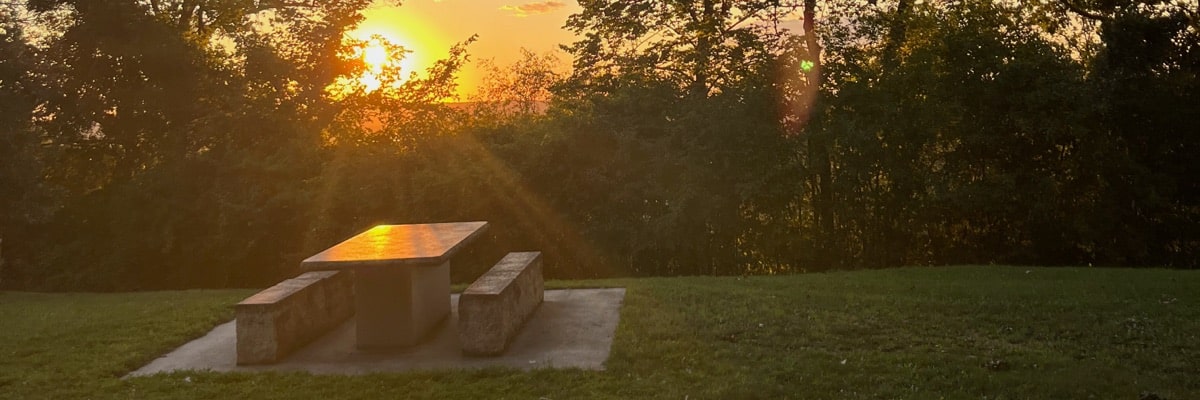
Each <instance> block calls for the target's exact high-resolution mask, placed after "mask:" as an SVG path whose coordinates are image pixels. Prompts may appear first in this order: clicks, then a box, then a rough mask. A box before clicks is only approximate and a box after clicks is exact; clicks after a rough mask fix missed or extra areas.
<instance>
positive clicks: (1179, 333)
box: [0, 267, 1200, 399]
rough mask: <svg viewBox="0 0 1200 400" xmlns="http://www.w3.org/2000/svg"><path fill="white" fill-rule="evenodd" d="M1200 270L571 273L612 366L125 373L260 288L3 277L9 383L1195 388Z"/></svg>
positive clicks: (424, 391)
mask: <svg viewBox="0 0 1200 400" xmlns="http://www.w3.org/2000/svg"><path fill="white" fill-rule="evenodd" d="M1198 278H1200V277H1198V276H1196V274H1195V273H1194V272H1192V271H1167V270H1160V269H1151V270H1136V271H1135V270H1127V269H1086V268H1018V267H948V268H900V269H892V270H886V271H866V272H838V273H825V274H802V275H793V276H778V277H747V278H734V277H724V278H713V277H686V278H650V279H626V280H617V281H605V282H595V281H573V282H571V284H573V285H588V284H593V285H600V286H608V285H612V284H618V285H621V286H624V287H625V288H626V293H625V298H624V301H623V306H622V309H621V321H620V324H619V325H618V327H617V331H616V334H615V336H614V338H613V347H612V353H611V355H610V357H609V359H608V361H607V363H606V365H605V370H604V371H581V370H570V369H568V370H534V371H519V370H511V369H485V370H442V371H416V372H407V373H396V374H371V375H362V376H336V375H334V376H331V375H310V374H305V373H287V372H280V373H263V372H255V373H212V372H179V373H173V374H162V375H155V376H149V377H137V378H130V379H121V376H123V375H124V374H126V373H127V372H129V371H132V370H134V369H136V368H138V367H140V366H141V365H143V364H144V363H147V362H149V361H151V360H153V359H154V358H155V357H157V356H159V355H161V354H163V353H164V352H166V351H168V350H170V349H171V348H172V347H174V346H177V345H180V344H182V343H185V342H186V341H188V340H190V339H191V338H194V337H196V336H198V335H201V334H203V333H204V332H205V331H207V330H208V329H209V328H210V327H212V326H214V325H216V324H218V323H220V322H221V321H224V320H227V319H228V318H230V316H231V314H232V310H230V309H229V308H228V305H229V304H231V303H232V302H234V301H237V299H239V298H242V297H243V296H246V295H248V294H249V292H247V291H217V292H213V291H185V292H155V293H131V294H49V295H47V294H29V293H17V292H8V293H0V320H4V321H6V322H11V325H6V327H10V328H9V329H4V330H0V354H3V355H4V357H0V389H2V390H3V391H0V393H3V395H0V397H6V398H75V397H88V398H93V399H105V398H122V399H124V398H132V397H136V398H141V399H157V398H195V397H222V396H231V395H232V396H236V397H245V398H256V399H257V398H265V399H274V398H278V399H307V398H329V397H337V398H345V397H350V398H378V397H388V398H391V397H403V398H496V397H511V398H538V397H547V398H554V399H560V398H614V399H629V398H653V399H659V398H685V397H687V398H737V399H743V398H747V399H757V398H761V399H778V398H821V399H825V398H830V399H834V398H836V399H879V398H917V399H926V398H950V399H960V398H961V399H967V398H976V399H977V398H982V397H984V396H986V397H988V398H1003V399H1029V398H1096V399H1131V398H1138V396H1139V395H1140V394H1141V393H1143V392H1150V393H1155V394H1156V395H1158V396H1160V397H1162V398H1167V399H1190V398H1195V397H1197V396H1198V395H1200V383H1198V382H1197V381H1196V379H1193V377H1194V376H1196V374H1197V373H1200V363H1198V362H1197V360H1200V347H1198V346H1200V345H1198V342H1197V341H1196V337H1195V336H1196V332H1197V331H1198V330H1200V299H1198V298H1197V297H1196V296H1195V293H1198V292H1200V279H1198ZM553 285H554V284H553V283H550V284H549V285H548V287H553ZM31 365H36V366H38V368H31V367H30V366H31Z"/></svg>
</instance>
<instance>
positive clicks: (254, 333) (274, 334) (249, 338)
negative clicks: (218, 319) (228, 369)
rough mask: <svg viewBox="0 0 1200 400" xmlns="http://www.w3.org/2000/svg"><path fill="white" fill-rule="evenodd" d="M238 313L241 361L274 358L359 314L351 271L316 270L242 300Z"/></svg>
mask: <svg viewBox="0 0 1200 400" xmlns="http://www.w3.org/2000/svg"><path fill="white" fill-rule="evenodd" d="M235 310H236V314H237V363H238V364H239V365H247V364H271V363H274V362H277V361H279V360H281V359H283V358H284V357H286V356H287V355H288V354H289V353H291V352H292V351H293V350H296V349H298V348H300V347H301V346H304V345H305V344H307V343H308V342H310V341H312V340H314V339H316V338H318V337H320V336H321V335H322V334H324V333H325V332H328V331H329V330H331V329H333V328H334V327H337V326H338V325H339V324H341V323H342V321H345V320H346V318H349V317H350V316H351V315H353V314H354V279H353V278H352V276H351V273H349V272H339V271H313V272H305V273H304V274H301V275H300V276H297V277H295V278H292V279H288V280H285V281H283V282H280V283H278V284H276V285H275V286H272V287H270V288H267V289H266V290H263V291H261V292H258V293H257V294H255V295H253V296H250V297H249V298H247V299H245V300H242V302H241V303H238V304H237V307H236V308H235Z"/></svg>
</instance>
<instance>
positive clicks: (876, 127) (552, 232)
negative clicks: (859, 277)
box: [0, 0, 1200, 290]
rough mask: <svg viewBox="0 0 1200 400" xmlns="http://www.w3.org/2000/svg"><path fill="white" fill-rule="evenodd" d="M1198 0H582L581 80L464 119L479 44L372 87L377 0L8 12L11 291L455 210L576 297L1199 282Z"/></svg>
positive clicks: (183, 263)
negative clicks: (366, 73)
mask: <svg viewBox="0 0 1200 400" xmlns="http://www.w3.org/2000/svg"><path fill="white" fill-rule="evenodd" d="M1193 3H1194V2H1193ZM1193 3H1188V2H1187V1H1182V2H1159V1H1118V2H1112V1H1049V0H1045V1H1043V0H1038V1H1032V2H1028V3H1027V4H1025V6H1018V5H1015V4H1012V3H1011V2H998V1H989V0H974V1H965V2H951V3H928V2H912V1H910V0H897V1H882V2H858V1H841V0H828V1H822V2H820V3H819V4H818V3H817V2H815V1H812V0H809V1H757V0H753V1H751V0H738V1H725V0H704V1H697V2H667V1H652V0H637V1H607V0H594V1H582V2H580V6H581V8H582V11H581V12H579V13H578V14H576V15H574V16H572V17H570V19H569V20H568V21H567V26H566V28H567V29H569V30H572V31H574V32H576V33H578V34H579V38H580V39H579V41H577V42H575V43H572V44H568V45H566V46H564V49H565V50H566V51H567V52H568V53H569V55H570V57H571V58H572V60H571V63H572V66H573V70H572V71H571V73H570V74H569V75H568V74H563V73H561V71H559V70H558V66H557V65H556V60H554V59H553V58H552V57H551V56H548V55H537V54H533V53H529V52H527V53H526V54H525V56H524V59H522V60H521V61H520V62H518V63H517V64H514V65H512V66H510V67H500V66H492V68H491V71H492V72H491V73H492V75H491V77H490V78H489V79H488V80H487V82H488V83H487V85H485V87H484V88H483V89H484V90H482V91H481V92H480V95H479V96H476V97H475V98H472V99H471V100H472V101H473V102H474V104H473V105H469V106H463V105H461V104H449V103H443V101H444V100H445V99H447V98H449V97H450V95H451V94H452V93H454V88H455V80H454V78H455V74H456V73H457V71H458V70H459V69H460V68H461V67H462V66H463V65H465V63H466V62H467V61H468V57H467V46H468V45H469V44H470V43H471V42H472V41H473V40H474V38H468V39H467V40H466V41H464V42H463V43H462V44H460V45H458V46H455V47H454V48H453V49H451V52H450V56H449V57H447V58H446V59H445V60H442V61H441V62H439V63H437V64H436V65H435V66H433V67H432V68H431V69H429V70H428V71H424V73H422V74H416V75H408V76H406V75H405V74H409V73H411V72H412V71H401V70H399V69H398V68H399V67H398V66H395V65H393V66H390V67H387V68H384V70H383V71H378V72H379V77H380V78H381V79H383V80H384V81H385V82H384V83H383V84H382V85H381V86H380V88H379V90H375V91H368V90H366V89H367V88H366V87H364V85H362V84H354V83H355V78H356V77H357V76H358V74H360V73H361V72H362V71H363V70H364V68H365V65H364V64H363V63H362V62H361V61H358V60H355V58H356V55H355V51H356V48H357V47H356V46H359V47H361V46H362V45H363V43H356V42H353V41H349V40H344V38H343V33H344V32H346V31H347V30H348V29H351V28H352V27H353V26H354V25H355V24H356V23H357V22H358V21H359V20H360V19H361V18H362V17H361V15H360V13H359V11H360V10H361V9H362V8H363V7H366V6H367V5H368V4H369V2H368V1H366V0H343V1H336V2H321V3H320V4H316V3H314V4H311V5H305V4H298V3H297V4H293V3H288V2H283V3H275V2H251V1H225V0H221V1H176V0H162V1H151V2H145V1H133V0H123V1H107V2H89V1H73V0H49V1H37V2H31V3H30V6H29V7H30V8H31V9H32V10H33V11H34V12H32V13H30V12H26V11H22V10H20V9H19V7H16V8H10V9H9V10H10V11H6V12H7V13H6V14H2V16H3V18H4V19H3V20H2V21H0V22H2V24H0V26H2V27H3V28H0V39H3V48H2V49H0V51H2V52H3V56H4V57H3V58H2V59H0V91H2V92H3V94H4V97H3V98H2V99H0V121H2V122H3V125H0V126H3V128H0V129H3V131H0V184H2V185H3V186H4V188H5V189H6V190H4V191H0V207H2V208H0V237H2V238H3V240H4V242H3V246H4V249H3V250H4V252H3V253H0V256H2V257H3V260H4V264H3V269H0V284H3V285H10V286H14V287H22V288H41V289H66V288H88V289H94V290H118V289H146V288H162V287H230V286H264V285H267V284H269V283H272V282H274V281H277V280H279V279H281V278H284V277H287V276H289V275H292V274H295V273H296V272H297V271H296V265H297V262H298V261H299V260H300V259H302V258H303V257H304V256H306V255H309V254H311V253H313V252H316V251H318V250H320V249H322V248H324V247H326V246H328V245H330V244H333V243H335V242H337V241H338V240H341V239H343V238H345V237H346V236H348V235H350V234H353V233H355V232H357V231H361V230H363V229H365V228H366V227H368V226H370V225H372V224H377V223H413V222H433V221H449V220H487V221H490V222H491V223H492V230H491V231H489V234H488V237H487V238H486V239H485V240H483V241H482V242H481V243H480V244H479V245H478V246H472V248H471V249H470V250H469V251H467V252H466V253H465V254H464V255H463V260H461V262H456V265H459V266H460V267H458V268H456V270H455V271H454V279H455V280H456V281H468V280H470V279H472V278H473V277H474V276H476V275H478V274H479V273H480V272H482V270H483V269H485V268H486V267H487V266H488V265H490V264H491V263H492V262H494V261H495V260H496V259H498V258H499V257H500V256H501V255H502V254H503V253H505V252H508V251H517V250H541V251H544V252H546V253H547V261H548V265H547V274H548V275H549V276H550V277H554V278H577V277H609V276H627V275H698V274H706V275H708V274H715V275H741V274H773V273H784V272H789V271H811V270H823V269H829V268H860V267H886V266H897V265H914V264H919V265H925V264H947V263H962V262H973V263H1029V264H1053V265H1083V264H1096V265H1122V266H1145V265H1156V266H1172V267H1183V268H1195V267H1197V261H1196V260H1198V259H1200V257H1197V251H1200V204H1197V201H1198V199H1200V184H1198V183H1197V180H1196V179H1194V177H1195V176H1197V174H1200V171H1198V170H1196V165H1197V163H1195V162H1192V159H1194V158H1195V156H1196V154H1197V138H1200V124H1197V122H1196V119H1195V116H1196V115H1200V108H1198V107H1200V81H1198V80H1197V76H1198V74H1197V73H1198V72H1200V44H1198V43H1200V24H1197V22H1196V21H1197V20H1200V18H1197V16H1196V7H1194V4H1193ZM818 5H819V7H818ZM809 12H813V13H818V14H819V15H816V16H813V15H810V14H809ZM806 16H813V17H814V18H807V17H806ZM796 18H800V19H801V22H800V24H801V25H805V26H808V25H811V26H808V27H807V28H805V29H806V30H807V31H806V32H802V33H803V35H799V34H797V32H792V31H789V30H788V29H786V28H785V27H786V26H792V25H794V23H793V22H794V21H793V20H794V19H796ZM31 26H32V27H35V28H37V29H36V30H31V29H29V27H31ZM26 31H30V32H40V33H39V35H38V36H37V37H29V36H27V35H25V34H24V33H25V32H26ZM404 51H405V49H403V48H400V47H398V46H392V47H391V48H390V49H389V52H390V53H392V54H396V55H400V54H403V53H404Z"/></svg>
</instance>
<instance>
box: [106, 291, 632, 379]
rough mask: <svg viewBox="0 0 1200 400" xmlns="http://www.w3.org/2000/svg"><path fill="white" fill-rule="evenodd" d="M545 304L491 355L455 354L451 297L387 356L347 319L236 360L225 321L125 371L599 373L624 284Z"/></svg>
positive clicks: (553, 295) (549, 297) (549, 294)
mask: <svg viewBox="0 0 1200 400" xmlns="http://www.w3.org/2000/svg"><path fill="white" fill-rule="evenodd" d="M545 295H546V297H545V301H544V302H543V303H542V305H541V306H540V307H538V309H537V311H534V313H533V316H532V317H531V318H530V319H529V321H528V322H527V323H526V325H525V327H524V328H522V329H521V332H520V333H518V334H517V336H516V337H515V338H514V339H513V342H512V344H511V345H510V346H509V348H508V351H506V352H505V353H504V355H502V356H499V357H468V356H463V355H462V348H461V346H460V345H459V342H458V340H459V339H458V326H457V325H458V323H457V321H458V311H457V310H458V295H453V296H451V303H452V307H451V309H452V310H453V311H452V313H451V315H450V317H449V318H447V319H446V320H445V321H444V322H442V324H441V325H440V326H438V327H436V328H434V331H433V332H432V333H431V334H430V336H431V337H430V338H429V339H428V340H427V341H425V342H424V343H422V344H419V345H417V346H414V347H411V348H407V349H403V350H397V351H392V352H388V353H372V352H363V351H359V350H357V349H355V346H354V344H355V330H354V328H355V324H354V318H350V319H349V320H348V321H347V322H345V323H343V324H342V325H341V326H339V327H337V328H334V329H333V330H332V331H331V332H329V333H328V334H326V335H325V336H323V337H321V338H319V339H317V340H316V341H314V342H312V343H310V344H309V345H308V346H305V347H304V348H302V349H299V350H297V351H296V352H295V353H293V354H292V355H290V356H288V357H287V358H285V359H283V360H282V361H280V362H279V363H276V364H273V365H253V366H239V365H237V334H236V332H237V326H236V325H235V324H236V321H230V322H227V323H225V324H222V325H219V326H217V327H216V328H213V330H212V331H211V332H209V333H208V334H207V335H205V336H204V337H201V338H199V339H196V340H194V341H191V342H189V343H187V344H185V345H183V346H181V347H179V348H178V349H175V350H174V351H172V352H170V353H168V354H166V355H164V356H162V357H159V358H158V359H157V360H154V361H153V362H151V363H150V364H147V365H146V366H144V367H142V368H140V369H138V370H137V371H134V372H132V373H130V374H129V375H130V376H141V375H151V374H156V373H160V372H172V371H188V370H193V371H203V370H208V371H220V372H256V371H305V372H309V373H313V374H341V375H356V374H368V373H377V372H400V371H409V370H427V369H464V368H486V367H511V368H519V369H525V370H529V369H536V368H580V369H590V370H603V369H604V362H605V361H606V360H607V359H608V354H609V350H610V349H611V348H612V339H613V334H614V332H615V331H616V328H617V322H618V321H619V320H620V313H621V303H622V301H623V300H624V298H625V289H621V288H616V289H572V290H547V291H546V292H545Z"/></svg>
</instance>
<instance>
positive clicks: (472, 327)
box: [458, 252, 543, 356]
mask: <svg viewBox="0 0 1200 400" xmlns="http://www.w3.org/2000/svg"><path fill="white" fill-rule="evenodd" d="M542 291H543V283H542V253H541V252H526V253H509V254H508V255H507V256H504V258H503V259H501V260H500V262H499V263H497V264H496V266H494V267H492V269H490V270H488V271H487V272H486V273H484V274H483V276H481V277H479V279H476V280H475V282H473V283H471V286H469V287H467V289H466V290H464V291H463V292H462V295H460V296H459V298H458V335H459V341H460V343H461V344H462V351H463V354H466V355H469V356H494V355H499V354H501V353H504V350H505V349H506V348H508V343H509V342H510V341H512V338H513V337H515V336H516V335H517V332H518V331H520V329H521V326H522V325H523V324H524V323H525V321H526V320H528V319H529V316H530V315H532V314H533V311H534V310H536V309H537V307H538V305H539V304H542V299H543V292H542Z"/></svg>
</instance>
